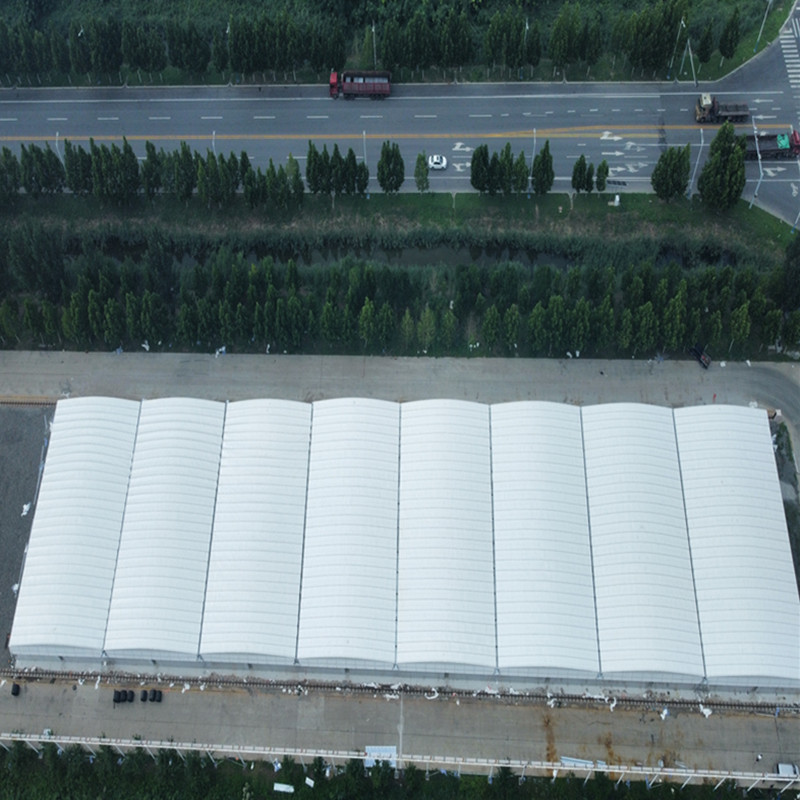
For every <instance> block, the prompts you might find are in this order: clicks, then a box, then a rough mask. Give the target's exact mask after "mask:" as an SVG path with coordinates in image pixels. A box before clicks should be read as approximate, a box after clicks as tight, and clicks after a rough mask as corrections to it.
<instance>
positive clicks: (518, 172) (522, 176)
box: [511, 150, 529, 194]
mask: <svg viewBox="0 0 800 800" xmlns="http://www.w3.org/2000/svg"><path fill="white" fill-rule="evenodd" d="M528 178H529V175H528V165H527V164H526V163H525V153H524V152H523V151H522V150H520V151H519V155H518V156H517V159H516V161H514V170H513V174H512V176H511V184H512V188H513V189H514V191H515V192H517V193H518V194H522V193H523V192H525V191H527V189H528Z"/></svg>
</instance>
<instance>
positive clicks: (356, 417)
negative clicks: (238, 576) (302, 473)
mask: <svg viewBox="0 0 800 800" xmlns="http://www.w3.org/2000/svg"><path fill="white" fill-rule="evenodd" d="M399 417H400V407H399V406H398V404H397V403H388V402H384V401H381V400H368V399H356V400H354V399H343V400H325V401H322V402H318V403H315V404H314V414H313V433H312V438H311V459H310V467H309V476H308V506H307V511H306V535H305V552H304V557H303V585H302V590H301V598H300V628H299V636H298V648H297V656H298V660H299V661H300V663H301V664H306V663H308V662H310V661H312V660H314V661H317V662H322V663H331V662H332V661H334V660H336V659H346V660H347V661H350V662H351V663H363V664H366V663H373V664H375V663H378V664H381V665H382V666H383V667H384V668H391V667H392V665H393V664H394V657H395V652H394V649H395V616H396V608H395V606H396V591H397V578H396V574H397V572H396V571H397V470H398V466H397V460H398V449H399V439H400V432H399Z"/></svg>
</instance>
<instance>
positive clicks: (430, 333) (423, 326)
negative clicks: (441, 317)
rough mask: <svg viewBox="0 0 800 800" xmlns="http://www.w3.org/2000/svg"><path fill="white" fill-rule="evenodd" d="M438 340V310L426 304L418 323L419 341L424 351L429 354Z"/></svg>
mask: <svg viewBox="0 0 800 800" xmlns="http://www.w3.org/2000/svg"><path fill="white" fill-rule="evenodd" d="M435 340H436V312H435V311H434V310H433V309H432V308H431V307H430V306H425V308H424V309H423V310H422V313H421V314H420V316H419V322H418V323H417V342H418V343H419V346H420V347H421V348H422V352H423V353H425V354H427V353H428V351H429V350H430V349H431V347H432V346H433V343H434V341H435Z"/></svg>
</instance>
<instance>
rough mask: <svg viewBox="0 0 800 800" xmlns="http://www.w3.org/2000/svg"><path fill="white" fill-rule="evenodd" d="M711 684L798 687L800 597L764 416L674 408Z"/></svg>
mask: <svg viewBox="0 0 800 800" xmlns="http://www.w3.org/2000/svg"><path fill="white" fill-rule="evenodd" d="M675 423H676V426H677V431H678V437H679V441H680V462H681V470H682V473H683V488H684V493H685V497H686V512H687V516H688V520H689V533H690V535H691V542H692V557H693V562H694V576H695V582H696V586H697V602H698V607H699V609H700V626H701V630H702V634H703V645H704V652H705V661H706V670H707V674H708V679H709V681H712V682H713V681H719V680H724V679H736V678H746V679H751V680H758V679H759V678H762V679H763V678H764V677H769V678H773V679H779V680H792V681H795V682H797V681H800V599H798V593H797V584H796V582H795V575H794V569H793V567H792V554H791V550H790V547H789V538H788V533H787V530H786V517H785V514H784V510H783V501H782V498H781V492H780V485H779V483H778V480H777V471H776V467H775V457H774V454H773V449H772V443H771V440H770V432H769V424H768V422H767V416H766V414H765V413H764V411H763V410H758V409H750V408H740V407H733V406H705V407H703V406H701V407H697V408H680V409H676V410H675Z"/></svg>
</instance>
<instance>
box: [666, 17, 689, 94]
mask: <svg viewBox="0 0 800 800" xmlns="http://www.w3.org/2000/svg"><path fill="white" fill-rule="evenodd" d="M685 27H686V23H685V22H684V21H683V17H681V24H680V25H678V34H677V36H676V37H675V46H674V47H673V48H672V58H671V59H670V60H669V69H668V70H667V80H669V76H670V75H671V74H672V67H673V65H674V64H675V53H677V52H678V41H679V40H680V38H681V30H682V29H683V28H685Z"/></svg>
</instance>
